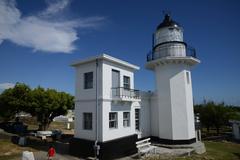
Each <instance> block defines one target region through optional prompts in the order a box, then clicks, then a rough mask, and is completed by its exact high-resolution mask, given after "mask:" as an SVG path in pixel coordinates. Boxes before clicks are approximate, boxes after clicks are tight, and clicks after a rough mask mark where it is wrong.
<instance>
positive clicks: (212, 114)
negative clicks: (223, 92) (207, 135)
mask: <svg viewBox="0 0 240 160" xmlns="http://www.w3.org/2000/svg"><path fill="white" fill-rule="evenodd" d="M194 111H195V113H200V120H201V124H202V125H203V126H204V127H206V128H207V131H208V132H209V129H210V128H212V127H215V128H216V130H217V134H219V132H220V129H221V127H223V126H227V125H228V123H229V120H230V119H236V117H238V112H237V111H236V109H235V108H231V107H228V106H226V105H225V104H224V103H219V104H217V103H214V102H213V101H210V102H206V103H204V104H200V105H196V106H195V107H194Z"/></svg>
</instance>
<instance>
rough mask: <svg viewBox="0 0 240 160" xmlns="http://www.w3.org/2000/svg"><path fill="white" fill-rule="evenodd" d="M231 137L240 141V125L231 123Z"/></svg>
mask: <svg viewBox="0 0 240 160" xmlns="http://www.w3.org/2000/svg"><path fill="white" fill-rule="evenodd" d="M232 127H233V136H234V138H235V139H240V123H233V125H232Z"/></svg>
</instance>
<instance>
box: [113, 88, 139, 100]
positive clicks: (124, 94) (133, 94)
mask: <svg viewBox="0 0 240 160" xmlns="http://www.w3.org/2000/svg"><path fill="white" fill-rule="evenodd" d="M112 97H113V98H114V97H117V98H134V99H139V98H140V91H139V90H135V89H128V88H124V87H117V88H112Z"/></svg>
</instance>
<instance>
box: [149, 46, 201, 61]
mask: <svg viewBox="0 0 240 160" xmlns="http://www.w3.org/2000/svg"><path fill="white" fill-rule="evenodd" d="M161 51H162V52H165V51H164V50H160V51H157V52H156V53H155V52H154V51H150V52H149V53H148V54H147V62H149V61H152V60H155V59H159V58H164V57H178V56H171V55H164V54H161ZM179 57H183V56H179ZM184 57H193V58H197V54H196V50H195V48H193V47H190V46H187V47H186V55H184Z"/></svg>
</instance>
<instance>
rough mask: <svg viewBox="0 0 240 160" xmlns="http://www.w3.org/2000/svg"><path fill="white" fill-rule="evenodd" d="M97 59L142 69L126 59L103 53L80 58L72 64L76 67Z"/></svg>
mask: <svg viewBox="0 0 240 160" xmlns="http://www.w3.org/2000/svg"><path fill="white" fill-rule="evenodd" d="M97 59H99V60H100V59H101V60H106V61H110V62H113V63H117V64H119V65H122V66H125V67H128V68H131V69H134V70H139V69H140V67H139V66H136V65H134V64H131V63H129V62H126V61H123V60H121V59H118V58H115V57H112V56H109V55H107V54H101V55H98V56H94V57H90V58H87V59H84V60H78V61H76V62H73V63H72V64H70V65H71V66H72V67H76V66H78V65H81V64H86V63H90V62H93V61H96V60H97Z"/></svg>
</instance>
